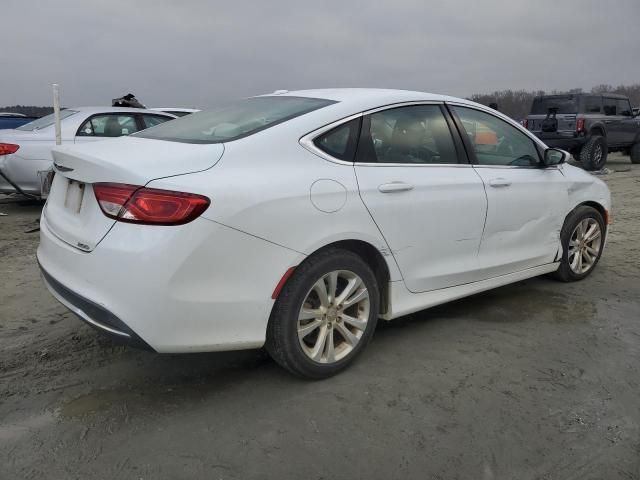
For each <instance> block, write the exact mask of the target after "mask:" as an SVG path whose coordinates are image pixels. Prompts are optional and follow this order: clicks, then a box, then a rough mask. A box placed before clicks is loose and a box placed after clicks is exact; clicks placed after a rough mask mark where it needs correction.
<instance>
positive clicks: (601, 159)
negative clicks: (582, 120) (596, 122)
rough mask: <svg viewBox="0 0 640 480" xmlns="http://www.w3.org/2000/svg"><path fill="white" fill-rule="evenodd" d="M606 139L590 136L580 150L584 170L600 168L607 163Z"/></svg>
mask: <svg viewBox="0 0 640 480" xmlns="http://www.w3.org/2000/svg"><path fill="white" fill-rule="evenodd" d="M607 154H608V149H607V139H606V138H605V137H602V136H600V135H594V136H592V137H591V138H590V139H589V140H588V141H587V143H585V144H584V145H583V146H582V149H581V150H580V162H581V163H582V166H583V167H584V169H585V170H601V169H602V168H604V166H605V164H606V163H607Z"/></svg>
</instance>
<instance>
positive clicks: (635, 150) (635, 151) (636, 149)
mask: <svg viewBox="0 0 640 480" xmlns="http://www.w3.org/2000/svg"><path fill="white" fill-rule="evenodd" d="M629 157H631V163H640V142H638V143H634V144H633V147H631V150H630V151H629Z"/></svg>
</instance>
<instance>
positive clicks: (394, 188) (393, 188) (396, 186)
mask: <svg viewBox="0 0 640 480" xmlns="http://www.w3.org/2000/svg"><path fill="white" fill-rule="evenodd" d="M378 190H379V191H380V192H382V193H394V192H408V191H409V190H413V185H411V184H409V183H404V182H391V183H383V184H382V185H380V186H378Z"/></svg>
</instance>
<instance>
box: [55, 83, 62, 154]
mask: <svg viewBox="0 0 640 480" xmlns="http://www.w3.org/2000/svg"><path fill="white" fill-rule="evenodd" d="M53 116H54V119H55V125H56V145H61V144H62V137H61V134H60V92H59V86H58V84H57V83H54V84H53Z"/></svg>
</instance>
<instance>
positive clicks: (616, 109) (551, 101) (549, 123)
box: [522, 93, 640, 170]
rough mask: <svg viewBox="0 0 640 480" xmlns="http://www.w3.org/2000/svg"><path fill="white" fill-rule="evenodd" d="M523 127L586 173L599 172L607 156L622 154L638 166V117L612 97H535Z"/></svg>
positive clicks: (626, 101)
mask: <svg viewBox="0 0 640 480" xmlns="http://www.w3.org/2000/svg"><path fill="white" fill-rule="evenodd" d="M522 123H523V125H524V126H525V127H526V128H527V129H529V130H530V131H531V132H533V133H534V134H535V135H536V136H537V137H538V138H540V139H541V140H542V141H543V142H544V143H546V144H547V145H549V146H550V147H558V148H562V149H564V150H568V151H569V152H571V153H572V154H573V158H575V159H576V160H578V161H580V162H581V163H582V165H583V167H584V168H585V169H586V170H600V169H601V168H603V167H604V165H605V163H606V162H607V153H608V152H615V151H622V152H624V153H625V154H627V155H630V156H631V161H632V162H633V163H640V115H638V114H637V113H636V114H634V112H633V110H632V108H631V103H630V102H629V99H628V98H627V97H625V96H622V95H616V94H613V93H605V94H588V93H580V94H567V95H544V96H540V97H536V98H534V100H533V105H532V106H531V114H530V115H529V116H527V118H526V119H524V120H523V121H522Z"/></svg>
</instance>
